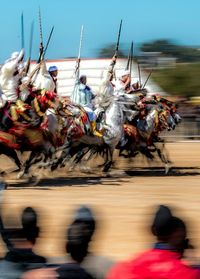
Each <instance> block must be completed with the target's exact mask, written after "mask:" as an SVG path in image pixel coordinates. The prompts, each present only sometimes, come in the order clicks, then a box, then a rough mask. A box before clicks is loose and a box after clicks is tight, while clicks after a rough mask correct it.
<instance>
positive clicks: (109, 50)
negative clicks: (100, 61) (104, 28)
mask: <svg viewBox="0 0 200 279" xmlns="http://www.w3.org/2000/svg"><path fill="white" fill-rule="evenodd" d="M115 48H116V45H115V44H109V45H106V46H105V47H103V48H101V49H100V51H99V53H98V57H99V58H111V57H112V56H113V55H114V53H115ZM118 57H126V54H125V53H124V51H123V50H119V51H118Z"/></svg>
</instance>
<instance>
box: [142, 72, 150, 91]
mask: <svg viewBox="0 0 200 279" xmlns="http://www.w3.org/2000/svg"><path fill="white" fill-rule="evenodd" d="M152 72H153V69H151V72H150V73H149V75H148V77H147V79H146V81H145V83H144V85H143V86H142V89H143V88H145V86H146V84H147V82H148V80H149V78H150V76H151V74H152Z"/></svg>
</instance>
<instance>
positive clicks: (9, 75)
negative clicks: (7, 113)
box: [0, 49, 24, 108]
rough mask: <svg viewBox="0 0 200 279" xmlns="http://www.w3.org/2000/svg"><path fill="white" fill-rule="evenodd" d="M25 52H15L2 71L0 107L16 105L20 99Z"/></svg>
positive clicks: (0, 73) (0, 72)
mask: <svg viewBox="0 0 200 279" xmlns="http://www.w3.org/2000/svg"><path fill="white" fill-rule="evenodd" d="M23 57H24V50H23V49H22V50H21V51H20V52H13V53H12V55H11V57H10V58H9V59H8V60H6V61H5V63H4V65H3V66H2V68H1V71H0V89H1V91H2V93H1V102H0V107H1V108H2V107H4V106H5V104H6V103H7V102H9V103H10V104H12V103H15V102H16V101H17V99H18V98H19V91H18V86H19V83H20V79H21V77H22V71H23V67H22V60H23Z"/></svg>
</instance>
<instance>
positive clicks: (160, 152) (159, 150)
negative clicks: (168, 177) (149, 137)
mask: <svg viewBox="0 0 200 279" xmlns="http://www.w3.org/2000/svg"><path fill="white" fill-rule="evenodd" d="M154 146H155V148H156V151H157V154H158V156H159V158H160V160H161V162H162V163H164V164H165V173H166V174H168V172H169V165H168V164H169V163H170V161H169V160H168V158H167V156H165V154H164V150H165V146H164V143H163V144H162V148H158V147H157V146H156V145H155V144H154Z"/></svg>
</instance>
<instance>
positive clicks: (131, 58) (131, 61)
mask: <svg viewBox="0 0 200 279" xmlns="http://www.w3.org/2000/svg"><path fill="white" fill-rule="evenodd" d="M132 66H133V42H132V43H131V56H130V82H131V72H132Z"/></svg>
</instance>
